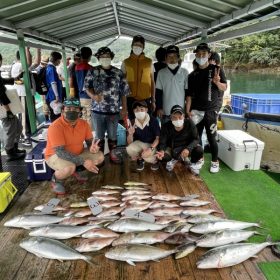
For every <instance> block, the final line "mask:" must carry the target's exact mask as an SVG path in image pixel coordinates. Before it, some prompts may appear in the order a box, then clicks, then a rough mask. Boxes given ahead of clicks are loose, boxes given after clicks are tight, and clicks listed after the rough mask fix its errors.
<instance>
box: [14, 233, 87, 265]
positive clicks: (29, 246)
mask: <svg viewBox="0 0 280 280" xmlns="http://www.w3.org/2000/svg"><path fill="white" fill-rule="evenodd" d="M19 245H20V247H22V248H23V249H25V250H26V251H28V252H30V253H32V254H35V255H36V256H38V257H39V258H47V259H55V260H59V261H63V260H84V261H86V262H87V263H90V264H92V262H91V257H89V256H84V255H82V254H80V253H79V252H77V251H75V250H74V249H72V248H70V247H68V246H67V245H65V244H63V243H62V242H60V241H58V240H53V239H50V238H45V237H31V238H29V239H25V240H23V241H21V242H20V244H19Z"/></svg>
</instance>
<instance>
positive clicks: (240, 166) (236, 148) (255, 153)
mask: <svg viewBox="0 0 280 280" xmlns="http://www.w3.org/2000/svg"><path fill="white" fill-rule="evenodd" d="M217 133H218V146H219V154H218V156H219V158H220V159H221V160H222V161H223V162H224V163H225V164H226V165H228V166H229V167H230V168H231V169H232V170H234V171H240V170H244V169H250V170H258V169H260V163H261V157H262V151H263V149H264V142H262V141H260V140H258V139H257V138H255V137H253V136H251V135H249V134H248V133H246V132H244V131H242V130H218V132H217Z"/></svg>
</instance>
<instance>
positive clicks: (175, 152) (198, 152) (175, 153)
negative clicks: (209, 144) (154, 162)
mask: <svg viewBox="0 0 280 280" xmlns="http://www.w3.org/2000/svg"><path fill="white" fill-rule="evenodd" d="M185 148H186V147H177V148H174V149H171V155H170V154H168V153H164V157H163V159H162V161H170V160H171V159H172V158H173V159H177V160H181V159H182V158H181V152H182V151H183V150H184V149H185ZM202 157H203V148H202V147H201V146H200V145H197V146H196V147H194V148H193V149H192V151H191V154H190V158H191V162H192V163H196V162H198V161H199V160H200V159H201V158H202Z"/></svg>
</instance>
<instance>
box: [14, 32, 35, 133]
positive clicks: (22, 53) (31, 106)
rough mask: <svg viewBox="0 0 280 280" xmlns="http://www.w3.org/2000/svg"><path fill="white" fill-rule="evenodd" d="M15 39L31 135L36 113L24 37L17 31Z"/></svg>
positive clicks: (33, 131) (33, 130)
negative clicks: (17, 45)
mask: <svg viewBox="0 0 280 280" xmlns="http://www.w3.org/2000/svg"><path fill="white" fill-rule="evenodd" d="M17 38H18V44H19V54H20V61H21V64H22V69H23V71H24V73H23V80H24V87H25V92H26V103H27V113H28V116H29V122H30V127H31V133H35V131H36V129H37V127H36V113H35V110H34V102H33V97H32V92H31V82H30V76H29V69H28V68H29V67H28V65H27V59H26V53H25V47H26V46H25V41H24V35H23V32H22V31H21V30H18V31H17Z"/></svg>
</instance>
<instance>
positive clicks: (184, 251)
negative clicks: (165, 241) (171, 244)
mask: <svg viewBox="0 0 280 280" xmlns="http://www.w3.org/2000/svg"><path fill="white" fill-rule="evenodd" d="M179 248H180V247H179ZM195 248H196V244H195V242H190V243H187V244H185V245H183V247H182V248H181V250H180V252H178V253H176V254H175V259H176V260H178V259H181V258H184V257H186V256H187V255H189V254H190V253H192V252H193V251H194V250H195Z"/></svg>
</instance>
